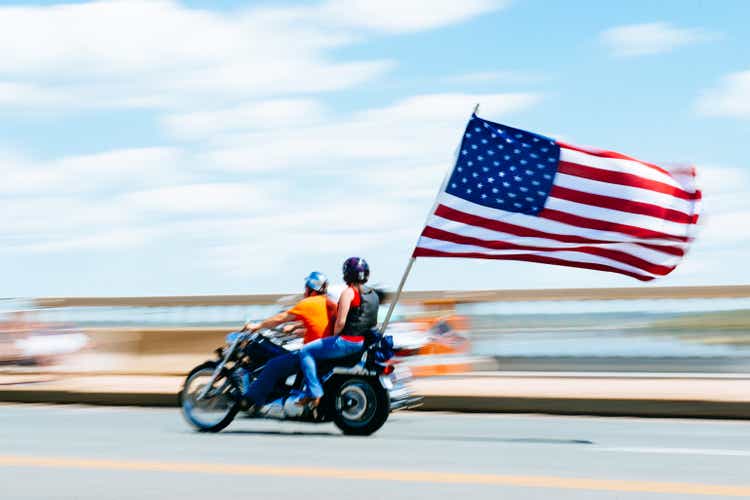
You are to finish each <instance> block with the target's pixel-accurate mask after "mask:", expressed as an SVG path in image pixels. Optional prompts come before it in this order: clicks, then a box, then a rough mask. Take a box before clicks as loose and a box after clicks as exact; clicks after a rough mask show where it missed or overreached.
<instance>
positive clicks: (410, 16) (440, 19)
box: [321, 0, 508, 33]
mask: <svg viewBox="0 0 750 500" xmlns="http://www.w3.org/2000/svg"><path fill="white" fill-rule="evenodd" d="M507 4H508V1H504V0H463V1H461V2H456V1H455V0H329V1H328V2H326V3H325V4H324V5H323V6H322V9H321V10H322V15H323V16H324V17H325V18H330V19H332V20H334V21H337V22H339V23H341V24H343V25H345V26H355V27H363V28H369V29H373V30H378V31H384V32H392V33H399V32H410V31H420V30H425V29H430V28H436V27H439V26H444V25H446V24H452V23H455V22H459V21H463V20H466V19H470V18H472V17H474V16H477V15H480V14H485V13H488V12H492V11H495V10H498V9H501V8H503V7H505V6H506V5H507Z"/></svg>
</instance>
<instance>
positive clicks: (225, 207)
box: [124, 183, 273, 216]
mask: <svg viewBox="0 0 750 500" xmlns="http://www.w3.org/2000/svg"><path fill="white" fill-rule="evenodd" d="M267 192H268V187H267V186H265V187H262V188H261V187H255V186H251V185H248V184H244V183H242V184H240V183H236V184H231V183H209V184H188V185H184V186H169V187H163V188H159V189H151V190H146V191H136V192H133V193H128V194H127V195H125V196H124V202H125V203H126V204H127V205H128V206H129V207H130V208H131V209H133V210H141V211H147V212H157V213H160V214H170V213H177V214H220V215H223V216H226V215H230V214H233V213H252V212H256V211H258V209H261V208H263V209H265V210H271V209H273V207H270V206H268V204H269V198H268V196H267V194H266V193H267Z"/></svg>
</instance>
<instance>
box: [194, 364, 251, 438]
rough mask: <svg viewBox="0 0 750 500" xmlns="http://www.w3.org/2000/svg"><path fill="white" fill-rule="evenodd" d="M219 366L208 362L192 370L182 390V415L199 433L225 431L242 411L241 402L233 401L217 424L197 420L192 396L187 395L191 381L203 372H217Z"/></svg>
mask: <svg viewBox="0 0 750 500" xmlns="http://www.w3.org/2000/svg"><path fill="white" fill-rule="evenodd" d="M217 366H218V363H217V362H216V361H206V362H205V363H202V364H200V365H198V366H196V367H195V368H193V369H192V370H190V373H188V375H187V377H186V378H185V384H184V385H183V387H182V390H180V408H181V409H182V415H183V416H184V417H185V420H187V421H188V423H190V424H191V425H192V426H193V427H195V429H196V430H197V431H199V432H219V431H221V430H223V429H224V428H225V427H226V426H228V425H229V424H231V423H232V421H233V420H234V417H236V416H237V413H238V412H239V411H240V404H239V402H237V401H232V403H231V404H230V406H229V407H228V408H227V410H226V413H225V414H224V415H223V417H221V418H220V419H218V420H217V421H215V422H206V421H201V419H200V418H197V417H196V416H195V414H194V413H193V411H192V410H193V406H192V403H191V399H190V394H188V393H187V391H188V390H189V389H190V382H191V380H192V379H193V378H194V377H195V376H196V375H197V374H199V373H201V372H206V373H209V374H210V373H213V370H215V369H216V367H217Z"/></svg>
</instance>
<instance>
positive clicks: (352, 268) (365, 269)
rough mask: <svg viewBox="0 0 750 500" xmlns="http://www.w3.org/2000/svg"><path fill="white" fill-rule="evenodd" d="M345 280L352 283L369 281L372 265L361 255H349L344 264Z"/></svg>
mask: <svg viewBox="0 0 750 500" xmlns="http://www.w3.org/2000/svg"><path fill="white" fill-rule="evenodd" d="M343 271H344V281H345V282H346V283H347V284H350V283H367V279H368V278H369V277H370V266H369V265H368V264H367V261H366V260H365V259H363V258H361V257H349V258H348V259H346V260H345V261H344V265H343Z"/></svg>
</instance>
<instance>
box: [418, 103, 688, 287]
mask: <svg viewBox="0 0 750 500" xmlns="http://www.w3.org/2000/svg"><path fill="white" fill-rule="evenodd" d="M700 199H701V193H700V191H699V190H697V189H696V187H695V172H694V170H693V169H690V170H689V171H688V172H686V175H677V174H675V173H674V172H672V173H670V172H669V171H667V170H666V169H664V168H662V167H659V166H657V165H654V164H651V163H646V162H643V161H640V160H636V159H634V158H630V157H628V156H625V155H622V154H619V153H614V152H611V151H602V150H596V149H592V148H582V147H578V146H573V145H570V144H566V143H564V142H560V141H555V140H554V139H551V138H549V137H545V136H542V135H539V134H535V133H532V132H526V131H524V130H518V129H515V128H512V127H508V126H506V125H501V124H498V123H493V122H490V121H487V120H483V119H481V118H479V117H477V116H476V115H475V114H474V115H472V117H471V120H470V121H469V124H468V125H467V127H466V132H465V133H464V137H463V139H462V141H461V147H460V150H459V153H458V160H457V161H456V165H455V167H454V169H453V172H452V173H451V175H450V177H449V178H448V179H447V182H446V184H445V187H444V188H443V190H442V191H441V192H440V193H439V194H438V198H437V203H436V208H435V211H434V212H433V213H432V214H431V215H430V217H429V218H428V220H427V223H426V226H425V228H424V230H423V231H422V234H421V236H420V238H419V241H418V242H417V246H416V249H415V250H414V254H413V256H414V257H465V258H480V259H503V260H522V261H529V262H538V263H543V264H556V265H562V266H572V267H579V268H585V269H595V270H599V271H608V272H614V273H620V274H625V275H627V276H631V277H633V278H636V279H639V280H642V281H650V280H652V279H654V278H656V277H659V276H664V275H666V274H668V273H669V272H671V271H672V270H673V269H674V268H675V267H676V266H677V264H678V263H679V262H680V260H681V258H682V257H683V256H684V254H685V252H686V250H687V247H688V245H689V244H690V242H691V241H692V239H693V233H694V229H695V225H696V223H697V221H698V215H699V209H700Z"/></svg>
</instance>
